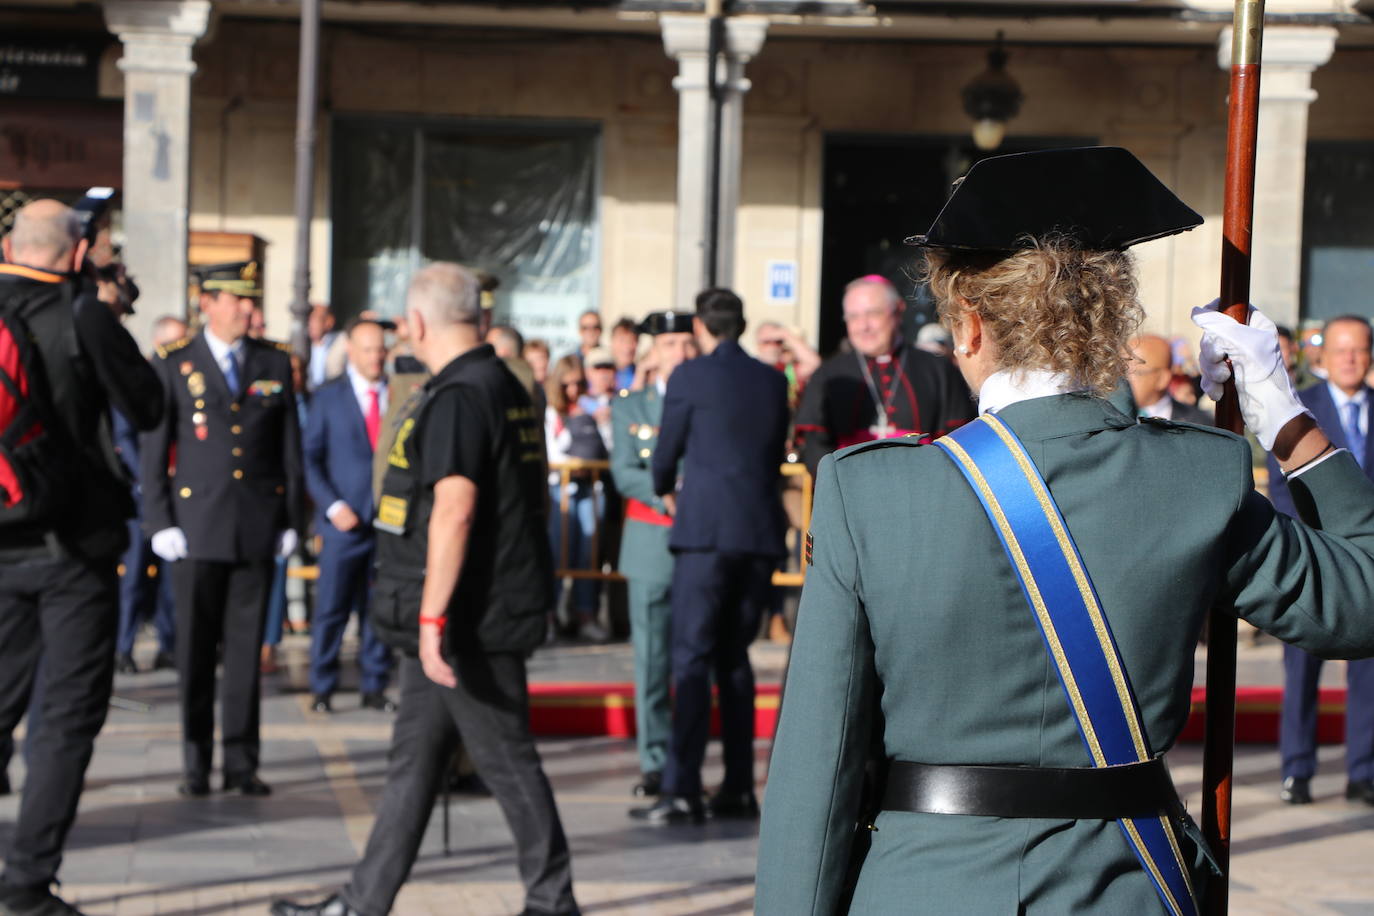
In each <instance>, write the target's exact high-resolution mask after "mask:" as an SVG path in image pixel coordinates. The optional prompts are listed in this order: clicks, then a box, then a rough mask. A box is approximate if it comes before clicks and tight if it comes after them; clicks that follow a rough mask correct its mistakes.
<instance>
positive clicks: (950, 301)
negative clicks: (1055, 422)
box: [924, 236, 1144, 397]
mask: <svg viewBox="0 0 1374 916" xmlns="http://www.w3.org/2000/svg"><path fill="white" fill-rule="evenodd" d="M1026 241H1027V242H1028V244H1027V246H1026V247H1024V248H1022V249H1020V250H1018V251H1016V252H1014V253H1012V254H1010V255H1007V254H1004V253H1000V252H998V253H992V254H990V253H986V252H964V251H952V250H947V249H931V250H929V251H927V252H926V264H925V271H924V276H925V279H926V281H927V282H928V283H929V284H930V291H931V293H932V295H934V297H935V301H936V303H937V306H938V310H939V315H940V321H941V323H942V324H944V325H945V327H947V328H950V329H953V328H955V327H957V326H958V325H960V324H961V323H962V322H963V316H964V313H965V312H966V311H970V310H971V311H975V312H977V313H978V315H979V317H981V318H982V320H983V333H985V334H987V335H988V336H989V337H990V338H991V340H992V342H993V344H994V345H995V346H996V347H997V350H998V353H999V360H998V361H999V363H1000V364H1001V367H1002V368H1003V369H1013V370H1014V369H1048V370H1051V371H1053V372H1062V373H1064V374H1066V375H1068V376H1070V377H1071V378H1072V379H1073V380H1074V383H1075V384H1076V385H1079V386H1081V387H1083V388H1086V389H1087V390H1088V391H1090V392H1091V393H1092V394H1095V395H1097V396H1099V397H1105V396H1107V395H1108V394H1110V393H1111V392H1112V390H1113V389H1115V388H1116V386H1117V385H1118V384H1120V383H1121V380H1122V379H1123V378H1125V377H1126V373H1127V370H1128V369H1129V356H1128V355H1127V353H1128V350H1127V346H1128V343H1129V341H1130V339H1131V338H1132V337H1133V336H1134V335H1135V332H1136V330H1137V329H1138V328H1139V327H1140V323H1141V321H1142V319H1143V318H1144V312H1143V311H1142V310H1141V308H1140V302H1139V300H1138V298H1137V293H1136V276H1135V258H1134V257H1132V256H1131V254H1130V253H1128V252H1125V251H1083V250H1082V249H1079V248H1075V247H1074V246H1073V244H1072V242H1071V241H1070V240H1069V239H1066V238H1063V237H1060V236H1052V237H1047V238H1040V239H1036V238H1028V239H1027V240H1026Z"/></svg>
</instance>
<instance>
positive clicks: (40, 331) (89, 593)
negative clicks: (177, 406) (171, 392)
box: [0, 200, 162, 916]
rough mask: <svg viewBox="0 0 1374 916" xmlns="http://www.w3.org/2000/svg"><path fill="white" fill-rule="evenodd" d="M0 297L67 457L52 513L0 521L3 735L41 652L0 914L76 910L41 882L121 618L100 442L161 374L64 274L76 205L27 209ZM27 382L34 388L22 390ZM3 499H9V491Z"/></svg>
mask: <svg viewBox="0 0 1374 916" xmlns="http://www.w3.org/2000/svg"><path fill="white" fill-rule="evenodd" d="M3 248H4V254H5V260H6V262H8V263H5V264H3V265H0V304H4V305H5V306H8V307H13V308H16V309H18V310H20V311H21V313H22V315H23V319H24V322H25V324H26V325H27V326H28V330H29V332H30V333H31V334H32V336H33V337H34V339H35V341H36V344H37V346H36V349H37V351H38V359H37V360H36V361H35V364H34V365H32V366H30V367H28V368H29V370H30V371H31V372H33V373H35V374H41V375H42V376H43V380H44V382H45V383H46V384H45V386H44V387H46V388H47V389H48V392H49V395H50V401H51V407H52V410H53V413H54V415H55V419H56V421H57V422H56V423H55V426H56V427H57V428H56V429H54V430H52V432H53V433H54V434H57V435H59V436H61V441H62V442H63V443H65V444H64V452H65V456H64V457H65V458H66V459H67V460H66V461H65V462H64V469H63V471H62V472H61V475H62V476H61V479H59V480H57V481H55V482H56V483H58V484H60V485H61V487H62V488H63V489H64V490H66V491H67V493H68V496H69V499H68V500H67V503H66V505H65V507H64V509H63V511H62V512H60V513H58V514H54V515H53V516H52V517H51V519H43V518H40V519H34V520H31V521H28V522H24V523H6V524H3V525H0V734H2V735H4V736H6V737H8V736H9V734H10V733H11V732H12V731H13V730H14V728H15V726H16V725H18V724H19V719H20V717H21V716H22V715H23V713H24V709H25V707H26V706H27V705H28V702H29V696H30V693H31V691H32V689H33V681H34V671H35V668H36V667H37V666H38V664H39V660H40V656H41V659H42V677H43V683H42V684H41V685H40V688H39V689H40V692H41V694H42V710H41V712H42V716H41V718H42V724H41V725H40V726H39V727H38V728H37V729H34V730H33V731H32V732H31V733H30V734H29V736H28V738H27V741H28V753H27V757H28V761H29V770H28V774H27V776H26V778H25V784H24V797H23V801H22V803H21V805H20V808H19V820H18V822H17V823H16V824H15V826H14V831H13V834H12V839H11V845H10V849H9V850H8V851H7V852H6V854H5V871H4V874H3V875H0V914H3V916H21V914H22V916H59V914H70V913H75V912H76V910H75V909H73V908H71V907H70V906H68V905H67V904H66V903H64V902H63V901H62V900H61V899H60V898H58V897H56V896H54V895H53V894H52V893H51V892H50V891H49V886H50V885H51V884H52V882H53V881H54V879H55V878H56V875H57V867H58V864H59V863H60V862H61V859H62V846H63V843H64V842H65V840H66V836H67V831H68V830H69V829H70V828H71V825H72V821H73V820H74V819H75V817H76V806H77V800H78V798H80V795H81V785H82V780H83V779H84V778H85V774H86V765H87V764H88V763H89V762H90V759H91V750H92V747H93V744H94V742H95V736H96V735H97V734H98V733H99V732H100V728H101V726H102V725H103V724H104V722H105V711H106V708H107V707H108V705H109V700H110V687H111V682H112V678H113V676H114V641H115V627H116V623H117V622H118V616H119V579H118V577H117V575H116V566H117V564H118V561H119V555H120V554H121V553H122V552H123V551H124V548H125V546H126V544H127V543H128V531H127V530H126V528H125V523H124V522H125V519H127V518H129V517H130V516H131V515H133V510H134V503H133V498H132V496H131V495H130V491H129V482H128V479H127V477H125V476H124V474H123V471H122V469H121V468H120V467H119V464H118V459H117V457H116V456H115V455H114V452H113V449H112V448H107V447H105V446H103V445H101V444H99V443H104V442H108V441H109V436H108V427H109V423H110V420H109V413H110V408H111V407H115V408H117V409H118V410H119V411H120V412H121V413H123V414H124V416H125V417H127V418H128V419H129V420H130V422H132V423H133V424H134V425H135V426H137V427H138V428H140V429H148V428H150V427H152V426H153V425H155V424H156V423H157V421H158V418H159V417H160V416H161V413H162V397H161V391H160V387H159V385H158V380H157V377H156V376H155V375H154V374H153V371H152V369H151V368H149V366H148V364H147V362H146V361H145V360H144V359H143V355H142V354H141V353H139V352H138V345H137V344H136V343H134V341H133V338H131V337H130V336H129V334H128V333H127V332H126V331H125V330H124V328H123V327H121V326H120V324H119V321H118V319H116V318H115V316H114V314H113V313H112V312H111V311H110V310H109V309H108V308H106V307H105V306H104V305H103V304H102V303H100V302H99V301H97V299H96V297H95V290H94V285H93V284H87V283H86V282H85V281H84V280H82V279H80V278H78V277H76V276H74V272H75V271H76V270H78V269H79V268H80V267H81V266H82V261H83V259H84V257H85V252H86V248H87V243H86V241H85V239H83V238H82V233H81V225H80V223H79V221H78V220H77V219H76V217H75V215H74V214H73V211H72V210H71V209H70V208H69V207H67V206H65V205H63V204H60V203H58V202H57V201H53V200H40V201H34V202H33V203H31V204H29V205H27V206H26V207H24V209H23V210H21V211H20V212H19V214H18V216H17V218H16V219H15V222H14V228H13V230H12V231H11V232H10V234H9V235H8V236H7V237H6V238H5V240H4V243H3ZM31 390H32V389H31ZM7 502H8V499H7Z"/></svg>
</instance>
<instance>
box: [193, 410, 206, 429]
mask: <svg viewBox="0 0 1374 916" xmlns="http://www.w3.org/2000/svg"><path fill="white" fill-rule="evenodd" d="M191 422H192V423H194V424H196V425H197V426H204V425H205V414H203V413H200V412H196V413H193V414H191Z"/></svg>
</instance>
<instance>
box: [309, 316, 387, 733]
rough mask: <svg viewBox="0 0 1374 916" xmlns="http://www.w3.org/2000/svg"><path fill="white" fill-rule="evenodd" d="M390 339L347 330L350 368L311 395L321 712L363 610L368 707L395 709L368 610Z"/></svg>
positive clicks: (315, 679)
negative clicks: (351, 626) (347, 634)
mask: <svg viewBox="0 0 1374 916" xmlns="http://www.w3.org/2000/svg"><path fill="white" fill-rule="evenodd" d="M385 364H386V337H385V331H384V330H383V329H382V326H381V325H380V324H378V323H377V322H376V321H370V320H359V321H356V322H354V323H353V325H352V326H351V327H350V328H349V329H348V369H347V371H346V372H345V373H344V374H343V376H341V377H340V378H337V379H335V380H334V381H332V382H328V383H326V384H325V385H324V386H322V387H321V388H320V389H319V390H318V391H317V392H316V393H315V398H314V400H313V401H311V405H310V416H309V421H308V423H307V424H306V428H305V441H304V447H303V451H304V454H305V482H306V486H307V487H308V488H309V490H310V496H311V498H312V499H314V501H315V505H316V506H317V507H318V514H317V517H316V522H315V525H316V529H317V530H318V531H319V532H320V533H321V535H322V536H323V539H324V548H323V549H322V550H321V551H320V579H319V590H318V592H317V595H316V604H315V620H314V623H313V624H312V626H311V637H310V691H311V693H313V694H314V695H315V696H314V701H313V703H312V706H311V708H312V709H314V711H315V712H326V713H327V712H333V694H334V691H335V690H336V689H337V688H338V686H339V649H340V647H341V645H342V644H343V633H344V627H346V626H347V625H348V618H349V614H350V613H351V612H352V611H354V610H357V612H358V617H359V637H360V646H359V650H358V665H359V667H360V668H361V669H362V685H361V693H362V705H363V707H364V708H367V709H379V710H383V711H386V712H390V711H392V710H394V709H395V708H396V706H395V704H394V703H392V702H391V700H389V699H387V697H386V694H385V693H383V691H384V690H385V689H386V685H387V679H388V677H389V676H390V674H391V652H390V650H389V649H388V648H387V647H386V645H385V644H384V643H383V642H382V641H381V640H380V639H378V638H377V637H376V636H375V635H374V634H373V632H372V627H371V625H370V624H369V623H368V621H367V617H366V616H365V613H366V608H367V596H368V590H369V587H370V584H371V578H372V555H373V543H374V539H373V533H372V518H373V514H374V511H375V501H374V498H373V493H372V455H373V452H374V451H375V450H376V448H377V437H378V436H379V435H380V433H381V428H382V417H383V416H385V415H386V408H387V389H386V379H385V378H384V377H383V375H382V367H383V366H384V365H385Z"/></svg>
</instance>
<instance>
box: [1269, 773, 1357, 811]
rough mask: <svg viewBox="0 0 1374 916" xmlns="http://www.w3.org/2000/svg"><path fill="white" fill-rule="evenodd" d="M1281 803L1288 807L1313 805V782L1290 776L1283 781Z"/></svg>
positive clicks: (1280, 791) (1280, 795)
mask: <svg viewBox="0 0 1374 916" xmlns="http://www.w3.org/2000/svg"><path fill="white" fill-rule="evenodd" d="M1346 791H1347V792H1349V790H1346ZM1279 801H1281V802H1283V803H1284V804H1287V805H1310V804H1312V780H1310V779H1304V778H1302V777H1301V776H1289V777H1288V778H1287V779H1285V780H1284V781H1283V788H1282V789H1280V790H1279Z"/></svg>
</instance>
